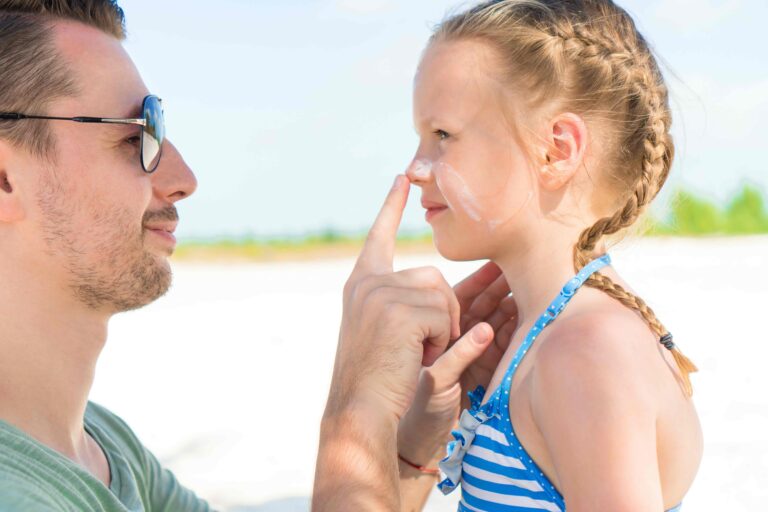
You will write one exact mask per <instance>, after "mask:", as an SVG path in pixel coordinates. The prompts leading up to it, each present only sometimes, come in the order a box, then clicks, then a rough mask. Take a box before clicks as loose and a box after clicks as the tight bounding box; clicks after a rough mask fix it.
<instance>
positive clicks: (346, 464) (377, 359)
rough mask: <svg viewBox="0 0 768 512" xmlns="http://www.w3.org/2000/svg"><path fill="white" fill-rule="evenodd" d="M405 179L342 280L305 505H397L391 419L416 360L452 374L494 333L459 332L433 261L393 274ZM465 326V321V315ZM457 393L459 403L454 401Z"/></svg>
mask: <svg viewBox="0 0 768 512" xmlns="http://www.w3.org/2000/svg"><path fill="white" fill-rule="evenodd" d="M409 188H410V184H409V183H408V182H407V179H406V178H405V177H404V176H398V178H397V179H396V181H395V185H394V186H393V188H392V190H391V191H390V193H389V195H388V196H387V199H386V201H385V203H384V206H383V207H382V209H381V212H380V213H379V215H378V217H377V219H376V221H375V223H374V225H373V227H372V228H371V230H370V233H369V234H368V238H367V240H366V242H365V246H364V247H363V250H362V252H361V253H360V257H359V258H358V260H357V263H356V265H355V268H354V270H353V271H352V274H351V276H350V277H349V280H348V281H347V283H346V285H345V286H344V313H343V317H342V322H341V331H340V334H339V346H338V349H337V353H336V363H335V365H334V373H333V377H332V380H331V390H330V395H329V397H328V404H327V406H326V410H325V415H324V417H323V424H322V428H321V434H320V450H319V454H318V462H317V469H316V475H315V492H314V496H313V502H312V510H313V511H315V512H320V511H326V510H329V511H330V510H334V511H335V510H382V511H383V510H391V511H399V510H400V507H401V499H400V486H399V483H398V470H397V468H398V466H397V455H396V454H397V425H398V422H399V420H400V418H402V416H403V414H405V411H406V410H407V409H408V407H409V405H410V404H411V402H412V400H413V397H414V395H415V393H416V388H417V384H418V382H419V372H420V371H421V369H422V366H423V365H426V366H429V365H433V364H434V365H435V366H436V367H437V368H438V370H437V375H440V376H444V377H446V378H447V379H448V380H453V381H454V382H455V381H456V380H457V379H458V378H459V376H460V375H461V374H462V373H463V370H464V368H466V366H467V365H468V362H469V361H467V359H468V358H469V359H472V358H475V357H477V356H479V355H480V353H482V351H483V349H484V348H485V347H487V346H488V345H489V344H490V343H491V340H492V338H493V333H492V331H491V328H490V327H489V326H488V325H486V324H482V323H479V324H477V325H475V326H474V327H473V328H472V329H471V330H470V332H468V333H467V334H465V336H464V337H463V338H461V339H459V340H458V341H456V342H455V344H454V345H453V346H452V348H451V350H449V351H448V352H447V353H444V352H445V350H446V348H447V347H448V346H449V344H450V342H451V340H455V339H456V338H458V337H459V335H460V332H461V318H460V315H461V311H460V304H459V300H458V299H457V297H456V293H455V292H454V290H453V289H452V288H451V286H450V285H449V284H448V283H447V282H446V281H445V279H444V278H443V277H442V275H441V274H440V273H439V271H437V270H436V269H434V268H421V269H411V270H404V271H402V272H393V268H392V262H393V258H394V250H395V238H396V235H397V229H398V227H399V225H400V220H401V219H402V214H403V209H404V208H405V203H406V201H407V199H408V191H409ZM466 323H467V325H468V324H469V323H471V322H469V321H467V322H466ZM458 400H459V399H458V396H457V398H456V403H458Z"/></svg>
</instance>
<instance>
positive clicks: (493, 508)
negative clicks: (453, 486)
mask: <svg viewBox="0 0 768 512" xmlns="http://www.w3.org/2000/svg"><path fill="white" fill-rule="evenodd" d="M461 497H462V499H463V500H464V501H466V502H467V504H468V505H470V506H472V507H474V508H476V509H478V510H482V511H484V512H541V511H542V510H546V509H544V508H529V507H516V506H514V505H502V504H499V503H493V502H490V501H485V500H481V499H480V498H477V497H475V496H472V495H471V494H469V493H468V492H466V491H462V493H461Z"/></svg>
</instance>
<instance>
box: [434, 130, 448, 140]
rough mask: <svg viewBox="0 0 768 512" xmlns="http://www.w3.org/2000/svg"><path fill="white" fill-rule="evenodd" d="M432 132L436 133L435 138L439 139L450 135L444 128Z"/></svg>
mask: <svg viewBox="0 0 768 512" xmlns="http://www.w3.org/2000/svg"><path fill="white" fill-rule="evenodd" d="M434 133H435V135H437V138H438V139H440V140H445V139H447V138H448V137H450V135H448V132H446V131H444V130H435V132H434Z"/></svg>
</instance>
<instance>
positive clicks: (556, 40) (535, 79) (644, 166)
mask: <svg viewBox="0 0 768 512" xmlns="http://www.w3.org/2000/svg"><path fill="white" fill-rule="evenodd" d="M456 40H476V41H481V42H485V43H488V44H490V45H491V47H493V48H494V49H496V51H497V52H498V55H499V56H500V57H501V59H502V60H503V62H504V63H505V64H506V68H505V69H506V71H507V73H506V74H507V75H508V76H507V81H508V82H510V83H514V84H515V85H518V86H520V88H521V90H522V91H524V92H525V94H526V95H527V96H526V98H527V101H528V106H530V107H536V106H539V105H541V104H543V103H545V102H547V103H548V104H551V102H556V104H555V105H556V106H557V107H558V108H560V109H561V110H563V111H570V112H574V113H577V114H579V115H581V116H583V117H584V119H585V120H586V121H587V123H590V121H597V120H600V121H601V122H602V126H603V127H607V128H608V132H607V133H608V134H609V135H608V137H606V140H605V141H603V142H604V144H605V146H604V150H603V155H601V156H602V162H603V166H604V167H606V168H607V169H610V170H611V171H612V172H611V173H608V174H607V175H606V178H607V179H609V180H611V183H612V186H613V187H614V188H615V189H616V190H617V191H619V194H618V195H619V200H620V201H621V202H622V203H623V205H622V206H621V207H620V208H618V209H617V211H616V212H615V213H614V214H613V215H611V216H608V217H604V218H601V219H600V220H598V221H597V222H596V223H595V224H594V225H593V226H591V227H589V228H588V229H586V230H584V231H583V232H582V233H581V236H580V237H579V239H578V242H577V243H576V245H575V246H574V248H573V261H574V267H575V269H576V271H578V270H581V268H583V267H584V266H585V265H586V264H587V263H588V262H589V261H591V260H592V259H594V258H595V257H596V256H597V255H596V254H594V252H595V247H596V245H597V243H598V242H599V241H600V240H601V239H602V238H603V237H604V236H608V235H613V234H615V233H617V232H619V231H621V230H623V229H624V228H627V227H629V226H631V225H632V224H633V223H634V222H635V221H636V220H637V219H638V217H640V215H641V214H642V213H643V211H644V210H645V208H646V207H647V205H648V204H649V203H650V202H651V201H652V200H653V199H654V198H655V197H656V194H658V192H659V190H660V189H661V187H662V186H663V185H664V182H665V181H666V179H667V176H668V175H669V170H670V166H671V165H672V160H673V156H674V144H673V142H672V137H671V136H670V134H669V129H670V125H671V123H672V116H671V112H670V108H669V98H668V90H667V87H666V85H665V83H664V78H663V76H662V74H661V71H660V69H659V66H658V64H657V63H656V59H655V58H654V56H653V54H652V53H651V50H650V48H649V46H648V44H647V42H646V41H645V39H644V38H643V36H642V35H641V34H640V33H639V32H638V31H637V28H636V27H635V24H634V22H633V21H632V18H631V17H630V16H629V14H627V12H626V11H624V10H623V9H622V8H620V7H618V6H617V5H616V4H614V3H613V2H612V1H611V0H497V1H492V2H485V3H482V4H480V5H478V6H476V7H474V8H472V9H470V10H468V11H466V12H463V13H460V14H457V15H454V16H452V17H450V18H448V19H447V20H445V21H444V22H443V23H441V24H440V25H439V26H438V27H437V29H436V30H435V33H434V35H433V36H432V39H431V43H434V42H439V41H456ZM586 284H587V285H589V286H592V287H594V288H598V289H600V290H603V291H604V292H605V293H607V294H608V295H610V296H611V297H613V298H615V299H616V300H618V301H620V302H621V303H622V304H624V305H625V306H627V307H629V308H631V309H633V310H635V311H637V312H638V313H639V314H640V315H641V316H642V317H643V319H644V320H645V321H646V323H647V324H648V325H649V326H650V328H651V329H652V330H653V332H654V333H655V334H656V335H657V336H658V338H659V341H660V342H661V343H662V344H664V346H666V347H667V348H668V349H670V350H671V351H672V353H673V355H674V358H675V361H676V362H677V365H678V367H679V368H680V373H681V376H682V385H683V388H684V390H685V392H686V394H687V395H689V396H690V395H691V394H692V388H691V383H690V378H689V376H688V374H689V373H691V372H695V371H696V370H697V368H696V366H694V365H693V363H691V361H690V360H689V359H688V358H686V357H685V356H684V355H683V354H682V353H681V352H680V350H679V349H678V348H677V347H676V346H675V345H674V343H672V339H671V335H670V334H669V333H668V331H667V330H666V328H665V327H664V326H663V325H662V323H661V322H660V321H659V319H658V318H656V315H655V314H654V312H653V310H652V309H651V308H650V307H649V306H648V305H647V304H646V303H645V302H644V301H643V300H642V299H641V298H640V297H638V296H637V295H634V294H632V293H630V292H629V291H627V290H625V289H624V288H623V287H621V286H619V285H618V284H616V283H614V282H613V281H612V280H611V279H610V278H608V277H607V276H605V275H602V274H600V273H595V274H593V276H592V277H591V278H590V279H589V280H588V281H587V282H586Z"/></svg>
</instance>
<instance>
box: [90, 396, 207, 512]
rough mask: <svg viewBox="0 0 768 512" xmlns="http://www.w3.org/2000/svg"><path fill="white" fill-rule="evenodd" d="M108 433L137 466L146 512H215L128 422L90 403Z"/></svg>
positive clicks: (135, 466) (135, 468)
mask: <svg viewBox="0 0 768 512" xmlns="http://www.w3.org/2000/svg"><path fill="white" fill-rule="evenodd" d="M90 407H91V409H92V410H93V412H94V413H95V415H96V416H97V417H98V419H99V422H100V423H102V424H104V426H105V427H106V428H107V430H108V432H109V435H110V436H111V437H113V438H114V439H115V441H116V442H117V443H118V444H119V445H120V446H121V450H122V451H123V456H124V457H126V458H127V459H128V460H129V462H130V464H131V466H132V467H133V468H134V473H135V475H136V480H137V484H138V485H139V487H140V491H141V493H142V498H143V499H144V500H145V506H146V509H147V512H178V511H182V510H183V511H184V512H212V511H213V510H214V509H212V508H211V507H210V505H209V504H208V502H206V501H205V500H203V499H201V498H199V497H198V496H197V495H196V494H195V493H194V492H193V491H191V490H190V489H187V488H186V487H184V486H183V485H181V484H180V483H179V481H178V479H177V478H176V476H175V475H174V474H173V473H172V472H171V471H170V470H168V469H167V468H164V467H163V466H162V464H161V463H160V461H159V460H158V459H157V457H155V455H154V454H153V453H152V452H151V451H149V449H147V448H146V447H145V446H144V445H143V444H142V443H141V441H139V439H138V437H137V436H136V434H134V432H133V430H131V428H130V427H129V426H128V424H127V423H125V421H123V420H122V419H121V418H120V417H118V416H117V415H115V414H114V413H112V412H110V411H108V410H107V409H105V408H104V407H101V406H99V405H96V404H94V403H91V404H90Z"/></svg>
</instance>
